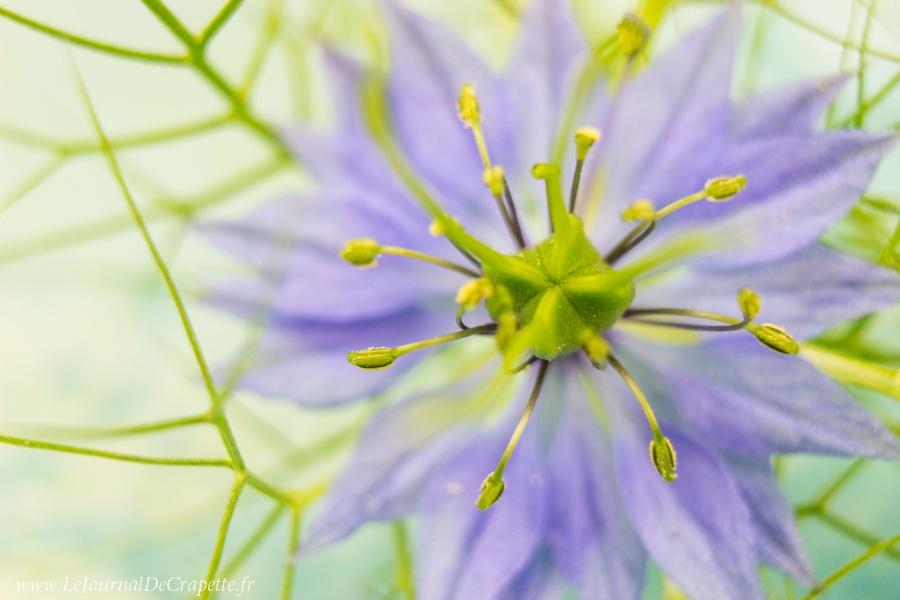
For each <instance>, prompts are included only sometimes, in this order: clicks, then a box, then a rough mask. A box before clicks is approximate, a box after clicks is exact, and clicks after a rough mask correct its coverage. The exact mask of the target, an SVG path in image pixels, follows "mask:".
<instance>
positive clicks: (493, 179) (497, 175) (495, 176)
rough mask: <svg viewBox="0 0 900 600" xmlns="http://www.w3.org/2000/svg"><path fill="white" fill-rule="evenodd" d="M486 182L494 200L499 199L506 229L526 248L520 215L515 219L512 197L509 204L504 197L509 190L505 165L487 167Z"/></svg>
mask: <svg viewBox="0 0 900 600" xmlns="http://www.w3.org/2000/svg"><path fill="white" fill-rule="evenodd" d="M484 183H485V185H487V186H488V189H490V190H491V194H492V195H493V196H494V200H496V201H497V209H498V210H499V211H500V215H501V216H502V217H503V222H504V223H505V224H506V229H507V231H509V234H510V235H511V236H512V238H513V241H515V242H516V244H518V246H519V248H520V249H521V248H524V247H525V240H524V239H523V238H522V231H521V229H520V228H519V219H518V216H516V218H515V219H513V216H512V215H513V214H514V213H515V206H514V205H513V204H512V200H511V199H510V202H509V204H508V205H507V203H506V202H505V201H504V199H503V195H504V192H507V193H508V192H509V186H508V185H506V176H505V175H504V173H503V167H500V166H496V167H489V168H486V169H485V171H484ZM510 208H511V209H512V212H510Z"/></svg>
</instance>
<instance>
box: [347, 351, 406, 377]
mask: <svg viewBox="0 0 900 600" xmlns="http://www.w3.org/2000/svg"><path fill="white" fill-rule="evenodd" d="M397 356H398V353H397V350H396V349H394V348H384V347H380V348H367V349H365V350H357V351H354V352H350V353H348V354H347V360H348V361H349V362H350V364H351V365H353V366H354V367H359V368H360V369H366V370H367V371H380V370H381V369H387V368H388V367H390V366H391V365H392V364H394V359H396V358H397Z"/></svg>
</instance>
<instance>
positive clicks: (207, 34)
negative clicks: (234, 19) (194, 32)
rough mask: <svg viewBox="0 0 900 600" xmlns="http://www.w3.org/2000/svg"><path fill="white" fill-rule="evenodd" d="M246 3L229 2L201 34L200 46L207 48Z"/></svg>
mask: <svg viewBox="0 0 900 600" xmlns="http://www.w3.org/2000/svg"><path fill="white" fill-rule="evenodd" d="M243 3H244V0H228V2H227V3H226V4H225V6H223V7H222V10H220V11H219V12H218V14H216V16H215V17H213V20H212V21H210V22H209V25H207V26H206V29H204V30H203V33H201V34H200V39H199V42H198V43H199V44H200V45H201V46H206V45H208V44H209V42H210V41H211V40H212V39H213V37H215V35H216V34H217V33H218V32H219V31H220V30H221V29H222V28H223V27H224V26H225V24H226V23H228V20H229V19H230V18H231V16H232V15H233V14H234V13H235V12H237V9H239V8H240V7H241V4H243Z"/></svg>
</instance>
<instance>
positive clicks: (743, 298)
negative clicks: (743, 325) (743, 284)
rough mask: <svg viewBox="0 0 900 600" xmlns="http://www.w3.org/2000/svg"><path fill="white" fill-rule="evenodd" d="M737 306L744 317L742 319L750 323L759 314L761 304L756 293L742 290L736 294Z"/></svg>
mask: <svg viewBox="0 0 900 600" xmlns="http://www.w3.org/2000/svg"><path fill="white" fill-rule="evenodd" d="M738 306H739V307H740V309H741V314H742V315H744V319H746V320H747V321H752V320H753V319H755V318H756V315H758V314H759V311H760V309H761V308H762V302H761V301H760V299H759V296H758V295H757V294H756V292H754V291H753V290H748V289H747V288H743V289H741V291H739V292H738Z"/></svg>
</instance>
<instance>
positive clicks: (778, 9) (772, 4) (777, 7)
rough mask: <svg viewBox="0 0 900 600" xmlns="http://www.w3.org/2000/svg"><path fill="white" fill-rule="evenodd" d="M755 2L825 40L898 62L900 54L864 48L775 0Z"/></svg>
mask: <svg viewBox="0 0 900 600" xmlns="http://www.w3.org/2000/svg"><path fill="white" fill-rule="evenodd" d="M757 2H759V3H760V4H762V5H763V6H765V7H767V8H769V9H770V10H772V11H773V12H774V13H776V14H778V15H781V16H782V17H784V18H785V19H787V20H788V21H791V22H792V23H794V24H795V25H799V26H800V27H802V28H804V29H806V30H807V31H810V32H812V33H815V34H816V35H818V36H819V37H823V38H825V39H827V40H831V41H832V42H835V43H838V44H841V45H844V44H847V46H849V47H850V48H853V49H854V50H865V51H866V52H867V53H868V54H870V55H872V56H877V57H878V58H883V59H885V60H890V61H893V62H900V56H898V55H896V54H891V53H889V52H883V51H881V50H877V49H875V48H865V49H864V48H863V47H862V46H860V45H858V44H853V43H850V42H848V41H847V40H846V39H845V38H842V37H840V36H837V35H834V34H833V33H830V32H828V31H825V30H824V29H822V28H820V27H817V26H815V25H813V24H811V23H809V22H807V21H805V20H803V19H801V18H800V17H798V16H797V15H796V14H794V13H792V12H790V11H789V10H787V9H786V8H784V7H783V6H781V4H779V3H777V2H776V1H775V0H757Z"/></svg>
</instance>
